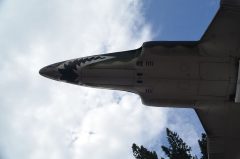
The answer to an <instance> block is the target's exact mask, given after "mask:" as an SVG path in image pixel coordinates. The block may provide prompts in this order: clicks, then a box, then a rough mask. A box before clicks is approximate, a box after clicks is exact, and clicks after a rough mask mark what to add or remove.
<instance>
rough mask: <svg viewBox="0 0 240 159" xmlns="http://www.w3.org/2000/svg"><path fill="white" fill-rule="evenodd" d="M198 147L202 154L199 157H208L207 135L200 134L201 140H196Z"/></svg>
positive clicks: (202, 158)
mask: <svg viewBox="0 0 240 159" xmlns="http://www.w3.org/2000/svg"><path fill="white" fill-rule="evenodd" d="M198 144H199V147H200V149H201V153H202V156H201V158H200V159H208V154H207V135H206V134H204V133H203V134H202V138H201V140H198Z"/></svg>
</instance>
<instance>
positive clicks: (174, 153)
mask: <svg viewBox="0 0 240 159" xmlns="http://www.w3.org/2000/svg"><path fill="white" fill-rule="evenodd" d="M166 132H167V140H168V143H169V146H168V147H166V146H161V148H162V150H163V152H164V153H165V154H166V156H167V157H168V158H169V159H197V157H196V156H192V155H191V147H190V146H188V145H187V144H186V143H185V142H184V141H183V140H182V139H181V138H180V137H179V135H178V134H177V133H176V132H173V131H171V130H170V129H168V128H167V129H166ZM198 144H199V146H200V149H201V153H202V156H201V158H200V159H208V154H207V135H206V134H202V138H201V139H200V140H198ZM132 151H133V156H134V157H135V158H136V159H158V156H157V153H156V152H155V151H152V152H151V151H149V150H147V149H146V148H145V147H143V146H140V147H139V146H137V145H136V144H135V143H134V144H133V145H132ZM161 159H164V158H162V157H161Z"/></svg>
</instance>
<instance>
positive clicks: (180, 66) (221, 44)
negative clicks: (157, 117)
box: [39, 0, 240, 159]
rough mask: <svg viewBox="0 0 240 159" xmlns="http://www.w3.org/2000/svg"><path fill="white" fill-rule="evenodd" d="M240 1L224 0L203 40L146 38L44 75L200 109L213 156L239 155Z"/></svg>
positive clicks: (159, 104) (57, 66) (233, 158)
mask: <svg viewBox="0 0 240 159" xmlns="http://www.w3.org/2000/svg"><path fill="white" fill-rule="evenodd" d="M239 59H240V0H222V1H221V5H220V9H219V11H218V13H217V14H216V16H215V18H214V20H213V21H212V23H211V24H210V25H209V27H208V29H207V30H206V32H205V34H204V35H203V37H202V38H201V39H200V40H199V41H155V42H145V43H143V45H142V46H141V47H140V48H139V49H136V50H130V51H123V52H116V53H110V54H102V55H96V56H90V57H84V58H78V59H73V60H68V61H63V62H59V63H56V64H52V65H49V66H47V67H44V68H42V69H41V70H40V71H39V72H40V74H41V75H43V76H45V77H47V78H51V79H54V80H57V81H63V82H67V83H71V84H76V85H83V86H91V87H97V88H107V89H115V90H123V91H128V92H133V93H136V94H138V95H139V96H140V97H141V99H142V102H143V104H145V105H149V106H157V107H179V108H182V107H185V108H186V107H187V108H194V109H195V111H196V113H197V115H198V116H199V119H200V121H201V122H202V124H203V127H204V129H205V131H206V133H207V135H208V154H209V158H210V159H229V158H231V159H239V158H240V151H239V143H240V136H239V135H240V116H239V114H240V103H239V102H240V77H239V73H238V72H239Z"/></svg>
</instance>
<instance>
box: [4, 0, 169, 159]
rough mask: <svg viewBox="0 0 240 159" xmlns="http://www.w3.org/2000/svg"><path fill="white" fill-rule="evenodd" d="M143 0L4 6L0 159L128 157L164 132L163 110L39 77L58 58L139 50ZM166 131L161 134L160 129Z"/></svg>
mask: <svg viewBox="0 0 240 159" xmlns="http://www.w3.org/2000/svg"><path fill="white" fill-rule="evenodd" d="M142 5H143V4H142V1H140V0H137V1H136V0H126V1H124V2H123V1H120V0H114V1H112V0H104V1H103V0H94V1H93V0H90V1H83V0H82V1H80V0H69V1H63V0H51V1H39V0H33V1H27V0H22V1H14V0H9V1H3V2H2V6H1V8H0V13H1V14H0V21H1V25H0V36H1V37H2V38H1V39H0V46H1V54H0V74H1V81H0V100H1V104H0V112H1V115H0V130H1V131H0V157H1V158H3V159H15V158H19V159H21V158H24V159H26V158H31V159H42V158H50V159H55V158H57V159H61V158H63V159H65V158H89V159H96V158H98V159H99V158H114V159H118V158H119V159H122V158H133V157H132V152H131V144H132V143H133V142H136V143H138V144H145V143H149V141H153V139H155V138H157V137H158V135H159V134H161V132H162V131H165V126H166V122H167V118H168V116H167V112H168V109H161V108H151V107H145V106H142V104H141V102H140V99H139V97H138V96H136V95H133V94H130V93H123V92H117V91H110V90H100V89H93V88H84V87H78V86H74V85H69V84H65V83H60V82H55V81H52V80H49V79H46V78H43V77H41V76H40V75H39V74H38V71H39V69H40V68H41V67H43V66H45V65H48V64H51V63H54V62H58V61H61V60H66V59H71V58H76V57H81V56H87V55H92V54H99V53H105V52H112V51H119V50H127V49H133V48H137V47H140V45H141V44H142V42H144V41H146V40H149V39H150V38H151V29H150V26H149V25H148V24H146V23H145V22H144V17H143V16H142V13H141V11H142V10H141V8H142ZM164 133H165V132H164Z"/></svg>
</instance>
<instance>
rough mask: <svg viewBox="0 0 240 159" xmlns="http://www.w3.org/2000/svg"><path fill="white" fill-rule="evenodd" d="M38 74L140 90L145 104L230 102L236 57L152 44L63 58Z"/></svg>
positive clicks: (191, 47) (184, 45)
mask: <svg viewBox="0 0 240 159" xmlns="http://www.w3.org/2000/svg"><path fill="white" fill-rule="evenodd" d="M40 74H42V75H44V76H46V77H49V78H52V79H55V80H58V81H64V82H67V83H71V84H77V85H83V86H90V87H98V88H107V89H115V90H123V91H128V92H133V93H136V94H139V95H140V97H141V99H142V102H143V103H144V104H145V105H151V106H174V107H194V106H195V105H196V103H197V102H199V101H234V100H235V94H236V83H237V74H238V58H237V57H234V56H228V55H226V56H225V55H223V56H222V55H221V56H218V57H216V56H210V55H209V56H204V55H202V54H201V49H199V45H198V44H197V43H191V42H190V43H188V42H183V43H179V44H177V45H176V44H166V43H164V42H162V43H159V44H157V45H156V44H155V43H154V42H147V43H144V44H143V45H142V47H140V48H139V49H136V50H130V51H123V52H116V53H110V54H102V55H96V56H90V57H84V58H78V59H73V60H68V61H64V62H60V63H56V64H53V65H50V66H47V67H45V68H43V69H41V70H40Z"/></svg>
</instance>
